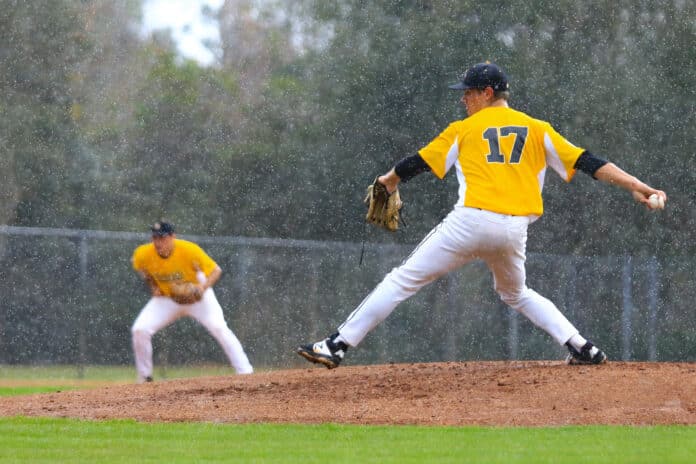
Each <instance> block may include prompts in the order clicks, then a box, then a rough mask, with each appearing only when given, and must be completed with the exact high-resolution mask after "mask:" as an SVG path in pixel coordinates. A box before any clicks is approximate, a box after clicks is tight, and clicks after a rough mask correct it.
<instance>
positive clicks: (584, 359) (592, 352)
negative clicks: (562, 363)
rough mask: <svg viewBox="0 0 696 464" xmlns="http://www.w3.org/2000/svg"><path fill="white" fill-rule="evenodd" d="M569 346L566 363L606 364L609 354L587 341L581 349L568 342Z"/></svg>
mask: <svg viewBox="0 0 696 464" xmlns="http://www.w3.org/2000/svg"><path fill="white" fill-rule="evenodd" d="M566 346H567V347H568V351H569V352H570V353H568V357H567V358H566V363H567V364H570V365H582V364H585V365H586V364H604V363H605V362H607V355H606V354H604V352H603V351H602V350H600V349H599V348H597V347H596V346H594V345H593V344H592V343H590V342H587V343H585V345H584V346H583V347H582V349H581V350H580V351H578V350H576V349H575V348H574V347H573V345H571V344H570V343H566Z"/></svg>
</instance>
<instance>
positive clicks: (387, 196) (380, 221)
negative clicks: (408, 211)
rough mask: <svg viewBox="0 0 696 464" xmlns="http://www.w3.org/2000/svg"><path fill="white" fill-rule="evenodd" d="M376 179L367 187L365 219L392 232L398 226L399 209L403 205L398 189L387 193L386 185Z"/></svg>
mask: <svg viewBox="0 0 696 464" xmlns="http://www.w3.org/2000/svg"><path fill="white" fill-rule="evenodd" d="M378 179H379V178H377V179H375V181H374V183H373V184H372V185H370V186H369V187H367V196H366V197H365V204H366V205H367V215H366V216H365V220H366V221H367V222H371V223H373V224H375V225H377V226H379V227H383V228H385V229H387V230H389V231H391V232H394V231H395V230H396V229H398V228H399V210H400V209H401V207H402V206H403V203H402V202H401V196H400V195H399V189H398V188H397V189H396V190H394V191H393V192H392V193H388V192H387V187H385V186H384V184H382V183H381V182H379V180H378Z"/></svg>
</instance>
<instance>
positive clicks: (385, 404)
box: [0, 361, 696, 426]
mask: <svg viewBox="0 0 696 464" xmlns="http://www.w3.org/2000/svg"><path fill="white" fill-rule="evenodd" d="M308 366H309V365H308ZM0 415H2V416H14V415H24V416H54V417H74V418H81V419H115V418H119V419H124V418H133V419H136V420H140V421H166V422H171V421H192V422H227V423H248V422H284V423H326V422H332V423H346V424H419V425H520V426H543V425H551V426H558V425H567V424H627V425H628V424H630V425H635V424H645V425H652V424H696V364H692V363H639V362H628V363H624V362H610V363H608V364H605V365H602V366H582V367H578V366H567V365H565V364H563V363H561V362H555V361H520V362H503V361H496V362H451V363H428V364H392V365H372V366H343V367H340V368H338V369H335V370H327V369H325V368H323V367H311V366H310V367H308V368H305V369H292V370H281V371H273V372H267V373H257V374H253V375H247V376H235V375H230V376H228V377H205V378H195V379H182V380H169V381H159V382H157V381H155V382H154V383H149V384H143V385H119V386H109V387H101V388H96V389H90V390H81V391H66V392H58V393H49V394H38V395H30V396H19V397H5V398H0Z"/></svg>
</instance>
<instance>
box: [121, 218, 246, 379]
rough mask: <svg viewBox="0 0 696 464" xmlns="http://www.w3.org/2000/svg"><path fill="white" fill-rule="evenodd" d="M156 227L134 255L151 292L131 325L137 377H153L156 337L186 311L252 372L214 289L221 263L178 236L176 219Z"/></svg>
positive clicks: (236, 363) (239, 366)
mask: <svg viewBox="0 0 696 464" xmlns="http://www.w3.org/2000/svg"><path fill="white" fill-rule="evenodd" d="M151 230H152V242H151V243H147V244H144V245H141V246H139V247H138V248H136V250H135V252H134V253H133V258H132V261H133V268H134V269H135V270H136V271H137V272H138V273H139V274H140V275H141V276H142V277H143V279H144V280H145V282H146V283H147V285H148V287H149V289H150V292H151V293H152V298H150V301H148V302H147V304H146V305H145V307H144V308H143V309H142V311H140V314H139V315H138V317H137V318H136V319H135V322H134V323H133V327H132V328H131V333H132V338H133V353H134V355H135V367H136V370H137V373H138V382H139V383H142V382H151V381H152V336H153V335H154V334H155V333H157V332H158V331H159V330H161V329H163V328H164V327H166V326H168V325H169V324H171V323H172V322H174V321H175V320H177V319H179V318H180V317H184V316H188V317H192V318H194V319H195V320H197V321H198V322H200V323H201V324H202V325H203V327H205V328H206V329H207V330H208V332H210V334H211V335H212V336H213V337H214V338H215V340H217V342H218V343H219V344H220V346H221V347H222V349H223V350H224V351H225V354H226V355H227V358H228V359H229V361H230V364H231V365H232V367H234V369H235V371H236V372H237V373H238V374H251V373H252V372H253V368H252V367H251V364H250V363H249V360H248V359H247V355H246V353H244V349H243V348H242V345H241V343H240V342H239V340H238V339H237V337H236V336H235V335H234V333H232V331H231V330H230V328H229V327H228V326H227V323H226V322H225V317H224V315H223V313H222V307H221V306H220V304H219V303H218V300H217V298H216V297H215V293H214V292H213V288H212V287H213V285H215V283H216V282H217V281H218V279H219V278H220V276H221V275H222V270H221V269H220V267H219V266H218V265H217V264H216V263H215V261H213V260H212V259H211V258H210V257H209V256H208V255H207V254H206V253H205V252H204V251H203V250H202V249H201V248H200V247H199V246H198V245H196V244H195V243H192V242H189V241H186V240H180V239H177V238H176V234H175V233H174V226H173V225H172V224H170V223H168V222H163V221H158V222H156V223H155V224H154V225H153V226H152V228H151Z"/></svg>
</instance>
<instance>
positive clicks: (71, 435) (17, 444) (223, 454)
mask: <svg viewBox="0 0 696 464" xmlns="http://www.w3.org/2000/svg"><path fill="white" fill-rule="evenodd" d="M695 458H696V428H694V427H684V426H668V427H663V426H660V427H606V426H602V427H559V428H491V427H412V426H394V427H381V426H380V427H378V426H351V425H334V424H325V425H274V424H252V425H223V424H189V423H184V424H181V423H177V424H144V423H138V422H134V421H108V422H86V421H78V420H73V419H35V418H21V417H17V418H2V419H0V462H2V463H24V462H32V463H59V464H60V463H79V462H85V463H88V462H89V463H95V462H98V463H101V464H109V463H131V462H138V463H148V462H152V463H197V462H198V463H207V462H220V463H223V462H244V463H247V462H248V463H283V464H288V463H302V464H311V463H323V464H325V463H331V464H340V463H350V464H355V463H392V462H393V463H427V462H433V463H483V462H485V463H505V464H511V463H535V464H541V463H592V464H598V463H611V464H616V463H646V464H647V463H650V464H654V463H693V462H694V460H695Z"/></svg>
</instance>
